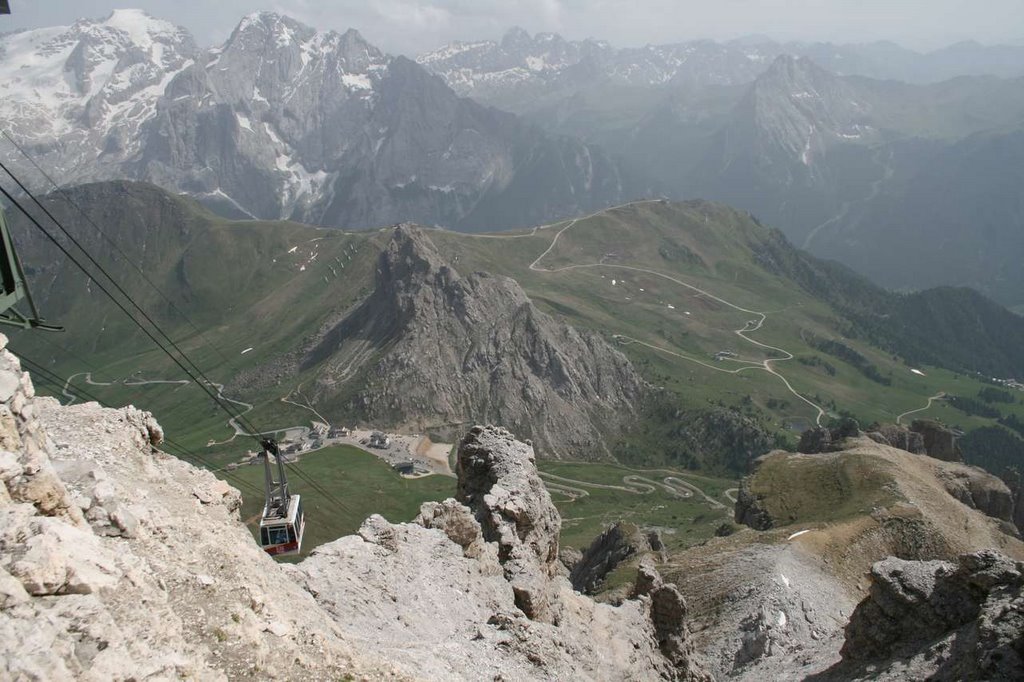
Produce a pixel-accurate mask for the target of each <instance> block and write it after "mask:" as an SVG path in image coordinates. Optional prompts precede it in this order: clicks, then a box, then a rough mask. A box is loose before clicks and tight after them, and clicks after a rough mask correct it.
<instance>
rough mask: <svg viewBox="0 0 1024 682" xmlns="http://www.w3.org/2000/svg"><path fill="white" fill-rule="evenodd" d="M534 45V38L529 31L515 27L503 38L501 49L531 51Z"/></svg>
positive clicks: (506, 32)
mask: <svg viewBox="0 0 1024 682" xmlns="http://www.w3.org/2000/svg"><path fill="white" fill-rule="evenodd" d="M532 45H533V38H532V37H531V36H530V33H529V31H527V30H526V29H525V28H522V27H521V26H513V27H512V28H510V29H509V30H507V31H505V35H503V36H502V37H501V47H502V49H505V50H508V51H517V50H524V49H529V48H530V47H531V46H532Z"/></svg>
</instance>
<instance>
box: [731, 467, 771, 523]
mask: <svg viewBox="0 0 1024 682" xmlns="http://www.w3.org/2000/svg"><path fill="white" fill-rule="evenodd" d="M733 519H734V520H735V521H736V523H742V524H743V525H744V526H749V527H751V528H753V529H754V530H768V529H769V528H771V527H773V526H774V525H775V520H774V519H773V518H772V516H771V514H770V513H768V510H767V509H765V508H764V507H763V506H762V505H761V504H760V500H759V498H758V496H757V495H755V494H754V493H753V492H751V490H750V479H749V477H748V478H744V479H743V481H742V482H741V483H740V489H739V492H738V493H737V494H736V505H735V506H734V507H733Z"/></svg>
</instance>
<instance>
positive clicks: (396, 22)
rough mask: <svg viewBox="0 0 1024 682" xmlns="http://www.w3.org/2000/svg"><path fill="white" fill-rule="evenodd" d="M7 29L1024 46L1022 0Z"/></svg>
mask: <svg viewBox="0 0 1024 682" xmlns="http://www.w3.org/2000/svg"><path fill="white" fill-rule="evenodd" d="M10 2H11V9H12V11H13V13H14V14H13V15H12V16H10V17H2V18H0V31H5V30H8V29H9V28H27V27H35V26H47V25H53V24H65V23H70V22H71V21H73V20H74V19H76V18H78V17H82V16H89V17H102V16H105V15H106V14H108V13H109V12H110V10H112V9H114V8H115V7H139V8H142V9H145V10H147V11H148V12H149V13H150V14H152V15H154V16H158V17H161V18H166V19H171V20H173V21H175V22H176V23H179V24H181V25H183V26H185V27H186V28H188V29H189V30H190V31H192V33H193V34H194V35H195V37H196V39H197V40H198V41H199V42H200V43H201V44H205V45H209V44H213V43H216V42H220V41H221V40H223V39H224V38H225V37H226V36H227V35H228V34H229V33H230V32H231V29H232V28H233V27H234V26H235V24H236V23H237V22H238V19H239V18H240V17H241V16H242V15H244V14H246V13H248V12H251V11H254V10H257V9H270V10H275V11H278V12H281V13H283V14H289V15H291V16H293V17H295V18H296V19H299V20H301V21H304V22H305V23H308V24H311V25H313V26H316V27H318V28H325V29H326V28H333V29H338V30H344V29H347V28H357V29H359V31H360V32H361V33H362V34H363V35H364V36H365V37H366V38H367V39H368V40H370V42H372V43H375V44H377V45H378V46H380V47H382V48H384V49H385V50H387V51H389V52H392V53H404V54H415V53H417V52H420V51H422V50H425V49H429V48H432V47H436V46H438V45H441V44H443V43H446V42H449V41H451V40H457V39H463V40H473V39H480V38H496V37H499V36H500V35H501V34H502V33H504V31H505V30H506V29H508V28H509V27H511V26H522V27H524V28H526V29H527V30H529V31H530V32H536V31H554V32H558V33H561V34H562V35H564V36H566V37H568V38H586V37H595V38H603V39H606V40H608V41H610V42H612V43H613V44H615V45H617V46H623V47H624V46H632V45H643V44H645V43H664V42H673V41H682V40H689V39H694V38H714V39H727V38H734V37H739V36H743V35H748V34H752V33H759V34H766V35H769V36H771V37H773V38H778V39H785V40H790V39H794V40H829V41H833V42H861V41H869V40H881V39H885V40H894V41H896V42H899V43H902V44H904V45H906V46H908V47H913V48H916V49H933V48H936V47H941V46H943V45H947V44H949V43H953V42H956V41H959V40H966V39H973V40H978V41H980V42H983V43H1012V44H1024V0H518V1H517V0H292V1H291V2H288V1H286V0H276V1H274V0H269V1H262V2H261V1H246V0H135V1H134V2H130V3H127V4H123V3H117V2H109V1H108V2H104V1H102V0H10Z"/></svg>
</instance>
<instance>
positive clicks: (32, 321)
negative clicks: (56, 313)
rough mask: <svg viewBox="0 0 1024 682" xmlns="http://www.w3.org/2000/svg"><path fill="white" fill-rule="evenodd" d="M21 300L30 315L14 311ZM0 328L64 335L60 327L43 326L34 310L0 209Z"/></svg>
mask: <svg viewBox="0 0 1024 682" xmlns="http://www.w3.org/2000/svg"><path fill="white" fill-rule="evenodd" d="M22 300H24V301H26V302H27V303H28V307H29V310H30V311H31V314H30V315H25V314H24V313H22V312H21V311H19V310H18V309H16V308H15V307H14V306H15V305H17V304H18V303H20V302H21V301H22ZM0 324H7V325H12V326H15V327H21V328H22V329H42V330H45V331H51V332H59V331H64V329H63V328H62V327H55V326H53V325H49V324H46V322H45V320H43V318H42V317H40V315H39V311H38V310H37V309H36V304H35V301H33V300H32V294H31V293H30V292H29V290H28V285H27V284H26V283H25V271H24V270H22V268H21V261H20V260H18V254H17V252H15V250H14V242H13V241H12V240H11V233H10V231H9V230H8V229H7V221H6V219H4V210H3V207H0Z"/></svg>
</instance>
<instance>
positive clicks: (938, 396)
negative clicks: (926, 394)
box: [896, 391, 946, 424]
mask: <svg viewBox="0 0 1024 682" xmlns="http://www.w3.org/2000/svg"><path fill="white" fill-rule="evenodd" d="M945 397H946V393H945V391H939V392H938V393H936V394H935V395H933V396H932V397H931V398H928V402H927V403H925V406H924V407H919V408H917V409H916V410H907V411H906V412H904V413H903V414H901V415H899V416H898V417H896V423H897V424H900V423H902V422H903V418H904V417H906V416H907V415H908V414H915V413H917V412H924V411H925V410H927V409H929V408H931V406H932V403H933V402H935V401H936V400H942V399H943V398H945Z"/></svg>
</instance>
